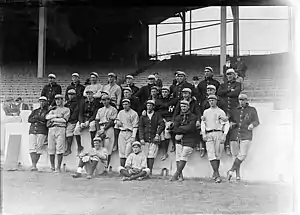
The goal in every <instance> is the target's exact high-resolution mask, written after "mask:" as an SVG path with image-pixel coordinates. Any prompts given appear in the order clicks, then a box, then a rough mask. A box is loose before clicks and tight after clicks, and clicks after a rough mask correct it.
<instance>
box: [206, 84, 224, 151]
mask: <svg viewBox="0 0 300 215" xmlns="http://www.w3.org/2000/svg"><path fill="white" fill-rule="evenodd" d="M206 89H207V96H206V98H205V100H204V101H203V102H202V103H201V105H200V106H201V115H203V112H204V110H206V109H208V108H210V104H209V102H208V96H210V95H215V94H216V87H215V85H207V87H206ZM217 106H218V107H219V108H221V109H222V110H223V111H225V110H226V106H225V103H224V102H223V100H221V99H220V98H218V101H217ZM201 138H202V135H201ZM205 153H206V144H205V142H204V141H201V149H200V156H201V157H204V155H205Z"/></svg>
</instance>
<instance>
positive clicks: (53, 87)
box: [31, 67, 258, 182]
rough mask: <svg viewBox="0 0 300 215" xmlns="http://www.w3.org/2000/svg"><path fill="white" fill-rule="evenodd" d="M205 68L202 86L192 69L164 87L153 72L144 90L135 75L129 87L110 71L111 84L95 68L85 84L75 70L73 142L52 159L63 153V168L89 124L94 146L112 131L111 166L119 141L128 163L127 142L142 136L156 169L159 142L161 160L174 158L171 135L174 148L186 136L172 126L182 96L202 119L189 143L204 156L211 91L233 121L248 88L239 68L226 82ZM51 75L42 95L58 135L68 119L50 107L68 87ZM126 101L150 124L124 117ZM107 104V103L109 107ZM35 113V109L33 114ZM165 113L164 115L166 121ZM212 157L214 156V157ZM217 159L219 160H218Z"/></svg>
mask: <svg viewBox="0 0 300 215" xmlns="http://www.w3.org/2000/svg"><path fill="white" fill-rule="evenodd" d="M204 71H205V78H204V80H203V81H201V82H200V83H199V84H198V85H197V86H194V85H193V84H191V83H188V82H187V81H186V74H185V73H184V72H182V71H177V72H176V74H175V80H174V81H173V84H172V85H171V87H170V88H169V87H164V86H162V82H161V80H160V79H158V78H157V77H156V76H155V75H149V76H148V84H147V85H145V86H143V87H141V88H140V89H139V88H138V87H137V86H135V85H134V83H133V80H134V78H133V77H132V76H131V75H127V76H126V84H127V86H126V87H123V88H121V87H120V86H118V85H117V84H116V79H117V77H116V75H115V74H114V73H109V74H108V84H107V85H104V86H103V85H101V84H100V83H99V76H98V74H97V73H95V72H93V73H91V75H90V85H87V86H86V87H84V86H83V85H81V84H80V81H79V74H78V73H73V74H72V83H71V85H69V86H68V87H67V90H66V93H65V100H66V103H65V105H64V106H65V107H67V108H69V110H70V113H69V117H68V119H67V121H66V122H65V126H66V130H65V136H66V142H67V146H68V147H67V150H66V151H65V152H62V150H63V149H62V148H63V147H57V146H53V147H52V149H53V150H52V153H49V154H50V158H51V154H57V155H58V158H59V159H58V161H60V162H58V168H57V169H58V170H60V165H61V160H62V156H61V155H62V153H64V155H66V156H67V155H69V154H70V153H71V145H72V140H73V136H75V138H76V141H77V145H78V153H80V152H81V151H82V150H83V147H82V144H81V137H80V133H81V131H82V129H85V128H88V129H89V131H90V136H91V144H92V146H93V139H94V137H95V136H96V135H97V136H98V135H101V133H106V136H108V137H109V139H110V141H108V142H107V144H105V145H106V148H107V150H108V164H107V167H108V166H109V161H110V155H111V153H112V151H113V147H114V148H116V146H117V145H118V146H119V156H120V164H121V166H124V165H125V161H126V157H127V156H128V155H129V153H130V152H131V148H130V147H127V146H126V143H128V142H129V143H130V144H131V143H132V142H134V141H135V140H136V139H138V140H139V141H140V142H141V143H142V145H145V143H146V145H147V144H148V145H147V149H148V150H147V155H146V156H147V158H148V159H147V166H148V167H149V168H150V174H151V172H152V168H153V163H154V158H155V157H156V154H157V150H158V146H157V143H158V142H160V146H161V147H162V148H163V150H164V155H163V157H162V158H161V159H162V160H165V159H166V158H167V157H168V154H167V151H168V150H167V149H168V145H169V141H170V139H172V140H173V141H172V142H173V143H174V146H173V147H172V148H173V149H172V150H173V151H174V150H175V143H178V141H179V142H180V141H181V142H182V140H181V139H180V138H179V139H178V135H176V134H175V133H176V132H172V131H171V133H169V132H168V130H172V129H170V128H171V127H172V126H171V125H172V124H173V122H174V120H175V118H176V116H178V115H180V116H181V113H182V107H181V105H184V102H181V101H188V110H189V112H191V113H193V114H194V115H195V116H196V118H197V120H196V128H197V130H198V131H197V132H194V134H193V135H192V136H193V137H192V138H191V139H192V141H189V142H190V144H189V146H190V148H195V147H196V148H199V149H200V150H201V156H204V155H205V151H206V144H205V143H206V141H207V135H205V141H204V140H203V135H200V130H201V121H202V122H203V121H205V119H204V118H203V117H202V115H203V112H204V110H206V109H208V108H210V107H211V104H210V102H209V96H211V97H210V99H213V96H212V95H217V96H218V97H215V98H216V101H217V106H218V107H219V108H221V109H222V110H223V111H224V113H226V116H227V120H228V119H230V118H233V115H234V113H233V111H234V110H235V109H236V108H237V107H238V104H239V102H238V97H239V94H240V92H241V88H242V86H241V83H239V82H237V81H236V78H235V77H236V73H235V71H234V70H233V69H228V70H227V71H226V76H227V81H226V82H224V83H222V84H220V83H219V82H218V81H217V80H215V79H214V78H213V70H212V68H211V67H206V68H205V70H204ZM48 78H49V84H47V85H45V86H44V88H43V90H42V93H41V96H42V97H44V98H46V99H47V101H48V104H49V107H48V108H46V107H45V111H46V110H47V117H46V120H48V123H47V127H48V129H49V131H50V128H53V127H55V128H56V129H58V130H57V131H52V132H54V134H55V132H56V133H57V134H59V133H60V132H61V131H59V126H57V125H60V124H62V126H61V127H63V124H64V123H63V122H62V121H57V122H53V121H51V119H52V117H51V116H49V115H51V114H50V113H49V110H50V112H51V111H52V112H55V110H56V108H55V106H56V102H55V100H57V99H62V98H61V97H63V96H62V95H61V94H62V90H61V86H60V85H58V84H57V83H56V82H55V79H56V76H55V75H54V74H49V76H48ZM245 99H247V98H245ZM126 104H127V106H128V105H129V106H130V107H131V109H132V110H133V111H134V112H136V113H137V116H138V120H137V122H136V123H138V122H139V121H141V120H142V121H144V125H142V126H141V123H139V125H138V124H136V125H134V123H133V121H134V120H133V118H134V117H133V118H132V116H130V117H129V118H128V117H127V116H125V115H124V114H123V115H124V117H122V114H120V113H122V112H121V110H122V109H126ZM110 106H111V107H114V109H111V108H107V107H110ZM151 106H152V111H154V113H156V114H157V117H156V116H155V117H152V115H151V114H150V115H149V113H151ZM102 107H106V108H104V109H103V108H102ZM101 108H102V109H101ZM100 109H101V110H102V111H101V110H100ZM127 109H128V108H127ZM149 109H150V110H149ZM108 110H110V111H108ZM112 110H116V111H112ZM119 111H120V112H119ZM149 111H150V112H149ZM118 112H119V113H118ZM123 112H124V111H123ZM255 113H256V111H255ZM52 114H53V118H56V117H57V113H52ZM59 114H60V115H61V113H59ZM32 115H34V114H33V113H32ZM54 115H55V117H54ZM250 115H251V114H250ZM254 115H255V114H254ZM61 116H62V115H61ZM126 117H127V118H128V120H127V122H126V120H125V121H124V119H125V118H126ZM143 118H145V119H143ZM160 118H161V119H162V122H161V120H160ZM254 118H255V120H256V121H257V122H256V123H254V124H255V125H254V126H256V125H258V118H257V114H256V117H255V116H254ZM224 120H225V119H224ZM54 121H55V120H54ZM128 121H129V122H128ZM225 121H226V120H225ZM238 123H239V122H236V124H238ZM51 124H52V125H51ZM126 124H128V125H126ZM129 124H131V125H129ZM33 127H34V126H33ZM202 127H203V126H202ZM31 130H32V131H31V133H34V131H35V130H37V129H36V128H32V129H31ZM51 130H52V129H51ZM125 132H127V133H125ZM128 132H129V133H128ZM209 132H215V130H214V129H213V130H212V131H209ZM224 133H225V132H224ZM227 133H228V135H225V136H226V141H225V144H224V145H225V149H226V151H227V153H228V154H229V153H230V147H229V142H230V141H229V140H230V139H231V136H232V135H230V132H226V134H227ZM202 134H203V132H202ZM54 136H55V135H54ZM58 136H59V135H58ZM61 136H63V134H61ZM251 138H252V136H251ZM128 139H129V141H128ZM114 140H118V141H114ZM51 141H52V140H51ZM54 142H55V141H54ZM117 142H119V143H117ZM120 142H124V143H125V142H126V143H125V145H124V144H120ZM152 143H154V145H156V147H153V146H151V145H153V144H152ZM155 143H156V144H155ZM48 144H49V135H48ZM149 144H150V145H149ZM124 146H125V147H124ZM176 146H177V144H176ZM55 147H56V148H55ZM50 148H51V147H50ZM129 148H130V149H129ZM176 148H177V147H176ZM55 149H56V150H55ZM179 150H182V149H179ZM55 151H56V153H55ZM57 151H59V152H57ZM176 154H177V153H176ZM185 154H186V152H185ZM52 160H53V161H52ZM176 160H177V159H176ZM214 160H215V159H214ZM50 161H51V166H52V169H53V170H54V168H55V167H54V158H53V159H50ZM210 161H212V160H211V159H210ZM211 163H212V167H213V170H214V175H213V177H214V179H215V180H216V182H217V181H218V180H219V177H218V173H217V172H216V171H215V168H214V166H215V167H216V166H218V164H217V162H211ZM213 163H215V164H214V165H213ZM179 164H180V162H177V167H178V168H179V169H180V165H179ZM181 166H182V165H181ZM180 175H181V176H182V170H181V171H179V174H178V175H177V176H176V177H175V178H178V177H179V178H180Z"/></svg>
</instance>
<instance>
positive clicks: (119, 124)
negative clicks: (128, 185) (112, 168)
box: [115, 99, 139, 167]
mask: <svg viewBox="0 0 300 215" xmlns="http://www.w3.org/2000/svg"><path fill="white" fill-rule="evenodd" d="M122 105H123V108H124V110H121V111H120V112H119V113H118V116H117V119H116V120H115V128H118V129H120V134H119V138H118V149H119V157H120V165H121V166H123V167H124V166H125V162H126V158H127V157H128V155H129V154H130V153H131V144H132V143H133V142H134V141H135V139H136V134H137V130H138V126H139V116H138V114H137V112H135V111H134V110H132V109H131V108H130V100H129V99H123V100H122Z"/></svg>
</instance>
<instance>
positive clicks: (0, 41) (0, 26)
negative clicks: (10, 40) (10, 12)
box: [0, 8, 5, 69]
mask: <svg viewBox="0 0 300 215" xmlns="http://www.w3.org/2000/svg"><path fill="white" fill-rule="evenodd" d="M4 44H5V42H4V8H0V69H1V65H3V63H4V59H3V53H4Z"/></svg>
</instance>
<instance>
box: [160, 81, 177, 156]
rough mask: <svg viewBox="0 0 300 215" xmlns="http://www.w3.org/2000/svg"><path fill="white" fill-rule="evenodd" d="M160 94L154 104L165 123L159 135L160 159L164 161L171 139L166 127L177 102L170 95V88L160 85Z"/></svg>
mask: <svg viewBox="0 0 300 215" xmlns="http://www.w3.org/2000/svg"><path fill="white" fill-rule="evenodd" d="M161 94H162V98H160V99H158V100H157V102H156V106H157V113H159V114H160V115H161V116H162V118H163V120H164V123H165V130H164V131H163V132H162V134H161V137H160V147H161V148H162V150H163V156H162V157H161V160H162V161H164V160H166V159H167V158H168V156H169V155H168V148H169V142H170V139H171V134H170V131H169V130H168V129H167V128H169V127H170V125H171V123H172V116H173V112H174V109H175V105H176V103H177V99H176V98H171V97H170V90H169V88H168V87H162V88H161Z"/></svg>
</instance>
